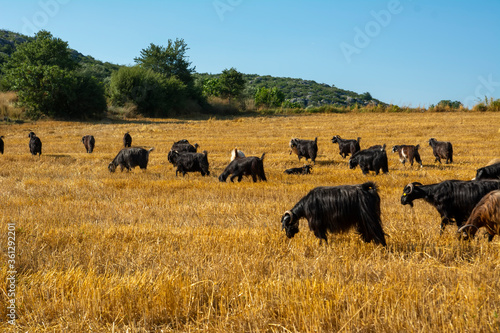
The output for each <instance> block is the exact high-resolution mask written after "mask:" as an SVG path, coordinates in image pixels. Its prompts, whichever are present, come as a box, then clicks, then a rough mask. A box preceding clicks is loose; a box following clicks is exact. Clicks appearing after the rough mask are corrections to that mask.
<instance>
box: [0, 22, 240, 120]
mask: <svg viewBox="0 0 500 333" xmlns="http://www.w3.org/2000/svg"><path fill="white" fill-rule="evenodd" d="M188 50H189V48H188V47H187V44H186V43H185V42H184V40H183V39H176V40H168V43H167V45H166V46H161V45H155V44H152V43H151V44H150V45H149V47H147V48H145V49H143V50H141V51H140V54H139V56H138V57H136V58H134V62H135V65H134V66H121V67H118V68H116V70H113V71H112V72H111V73H109V72H108V69H106V68H104V67H103V66H97V65H95V64H89V63H88V62H87V63H86V62H82V61H81V59H77V58H75V56H74V54H73V53H72V51H71V49H70V48H69V47H68V43H67V42H65V41H63V40H61V39H60V38H56V37H54V36H53V35H52V34H51V33H50V32H48V31H45V30H41V31H39V32H38V33H37V34H36V35H35V37H34V38H32V39H30V40H29V41H27V42H25V43H22V44H19V45H18V46H17V47H16V49H15V51H14V52H12V53H11V55H10V57H7V58H5V57H4V58H3V59H2V60H3V61H2V63H1V65H0V75H1V76H0V88H1V90H3V91H16V92H17V94H18V103H19V105H20V106H21V107H23V108H24V110H25V114H26V116H27V117H28V118H31V119H39V118H41V117H50V118H56V119H58V118H59V119H86V118H99V117H103V116H104V115H105V113H106V111H107V109H108V105H110V106H116V107H124V106H130V107H132V108H133V109H134V110H135V112H136V113H137V114H141V115H144V116H150V117H166V116H172V115H179V114H181V113H182V111H183V109H184V108H185V106H186V105H187V104H191V105H193V104H194V105H196V106H197V109H198V110H200V111H201V112H203V111H204V110H205V111H207V112H210V105H209V104H208V103H207V97H208V96H220V97H223V98H228V99H237V98H239V97H240V96H241V94H242V92H243V90H244V87H245V80H244V79H243V75H242V74H241V73H239V72H238V71H237V70H236V69H234V68H231V69H226V70H224V71H223V72H222V74H221V75H220V77H219V78H217V79H211V80H206V81H209V82H205V81H202V82H197V81H196V80H195V76H194V73H195V67H193V66H192V64H191V63H190V62H189V61H188V60H187V59H188V58H187V56H186V52H187V51H188ZM79 60H80V61H79Z"/></svg>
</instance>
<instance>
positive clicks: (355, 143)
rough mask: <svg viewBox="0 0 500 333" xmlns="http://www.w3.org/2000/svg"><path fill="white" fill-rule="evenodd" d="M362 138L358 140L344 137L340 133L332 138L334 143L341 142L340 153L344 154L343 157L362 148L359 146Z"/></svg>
mask: <svg viewBox="0 0 500 333" xmlns="http://www.w3.org/2000/svg"><path fill="white" fill-rule="evenodd" d="M360 140H361V138H359V137H358V139H357V140H353V139H342V138H341V137H340V135H335V136H334V137H333V138H332V143H338V144H339V154H340V156H342V158H346V156H349V154H351V155H354V153H357V152H358V151H360V150H361V147H360V146H359V141H360Z"/></svg>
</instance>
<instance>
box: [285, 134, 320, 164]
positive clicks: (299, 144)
mask: <svg viewBox="0 0 500 333" xmlns="http://www.w3.org/2000/svg"><path fill="white" fill-rule="evenodd" d="M290 149H291V150H290V155H291V154H292V153H295V154H297V156H298V157H299V161H300V159H301V158H302V157H305V158H306V161H307V160H308V159H310V160H311V161H312V162H313V163H314V164H316V156H317V155H318V138H315V139H314V140H301V139H297V138H294V139H292V140H290Z"/></svg>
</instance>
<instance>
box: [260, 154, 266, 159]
mask: <svg viewBox="0 0 500 333" xmlns="http://www.w3.org/2000/svg"><path fill="white" fill-rule="evenodd" d="M264 156H266V153H264V154H262V156H261V157H260V160H261V161H264Z"/></svg>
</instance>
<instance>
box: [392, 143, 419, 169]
mask: <svg viewBox="0 0 500 333" xmlns="http://www.w3.org/2000/svg"><path fill="white" fill-rule="evenodd" d="M419 148H420V145H416V146H413V145H396V146H393V147H392V152H393V153H398V154H399V161H401V163H403V165H405V163H406V161H409V162H410V165H411V166H413V160H415V161H417V163H418V164H420V167H422V159H421V158H420V153H419V152H418V149H419Z"/></svg>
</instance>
